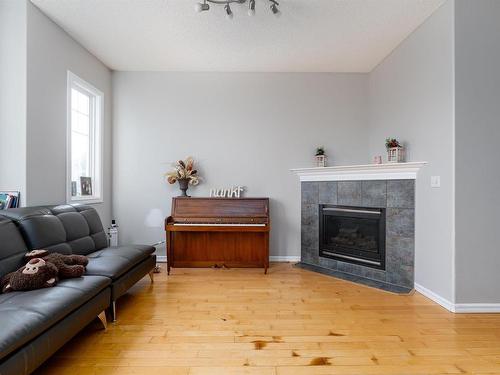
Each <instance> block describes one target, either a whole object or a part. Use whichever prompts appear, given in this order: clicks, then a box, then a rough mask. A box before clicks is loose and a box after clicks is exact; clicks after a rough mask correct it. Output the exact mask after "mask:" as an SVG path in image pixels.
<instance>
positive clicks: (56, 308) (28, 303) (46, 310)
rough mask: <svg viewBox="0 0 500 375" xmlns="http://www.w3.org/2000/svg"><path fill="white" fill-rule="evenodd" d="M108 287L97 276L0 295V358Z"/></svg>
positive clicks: (105, 282)
mask: <svg viewBox="0 0 500 375" xmlns="http://www.w3.org/2000/svg"><path fill="white" fill-rule="evenodd" d="M109 284H110V280H109V279H108V278H106V277H100V276H84V277H79V278H76V279H68V280H64V281H61V282H60V283H59V284H57V285H56V286H55V287H53V288H45V289H38V290H32V291H29V292H13V293H7V294H0V317H1V324H2V329H1V330H0V359H2V358H4V357H6V356H7V355H9V354H10V353H12V352H13V351H14V350H16V349H17V348H20V347H21V346H23V345H24V344H26V343H27V342H28V341H30V340H32V339H33V338H35V337H36V336H38V335H40V334H41V333H42V332H44V331H45V330H47V329H48V328H50V327H51V326H53V325H54V324H56V323H57V322H59V321H60V320H61V319H63V318H64V317H65V316H66V315H68V314H69V313H71V312H72V311H73V310H76V309H77V308H78V307H80V306H81V305H83V304H84V303H85V302H87V301H89V300H90V299H91V298H93V297H94V296H96V295H97V294H98V293H99V292H100V291H102V290H103V289H104V288H106V287H107V286H108V285H109Z"/></svg>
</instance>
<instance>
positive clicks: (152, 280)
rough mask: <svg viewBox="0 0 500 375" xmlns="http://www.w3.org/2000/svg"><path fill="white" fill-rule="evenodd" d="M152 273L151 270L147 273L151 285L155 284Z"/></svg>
mask: <svg viewBox="0 0 500 375" xmlns="http://www.w3.org/2000/svg"><path fill="white" fill-rule="evenodd" d="M154 273H155V271H154V270H151V271H149V274H148V275H149V278H150V279H151V284H153V283H154V282H155V279H154V277H153V275H154Z"/></svg>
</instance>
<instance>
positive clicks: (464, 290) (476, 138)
mask: <svg viewBox="0 0 500 375" xmlns="http://www.w3.org/2000/svg"><path fill="white" fill-rule="evenodd" d="M455 30H456V36H455V38H456V42H455V55H456V65H455V72H456V125H455V126H456V177H455V178H456V208H455V210H456V301H457V303H472V302H483V303H484V302H490V303H500V272H499V266H500V251H499V241H498V232H499V228H500V219H499V216H498V212H499V210H500V195H499V192H500V175H499V172H498V169H499V168H498V162H499V161H500V148H499V144H498V143H499V140H500V73H499V67H500V2H499V1H497V0H480V1H465V0H458V1H456V18H455Z"/></svg>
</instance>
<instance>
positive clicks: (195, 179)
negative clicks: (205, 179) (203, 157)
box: [166, 156, 200, 185]
mask: <svg viewBox="0 0 500 375" xmlns="http://www.w3.org/2000/svg"><path fill="white" fill-rule="evenodd" d="M166 176H167V181H168V183H169V184H175V183H176V182H177V181H180V180H187V181H188V182H189V184H190V185H198V184H199V183H200V177H199V176H198V171H197V170H196V169H194V159H193V158H192V157H191V156H189V157H188V158H186V160H179V161H178V162H177V163H174V170H173V171H171V172H169V173H167V174H166Z"/></svg>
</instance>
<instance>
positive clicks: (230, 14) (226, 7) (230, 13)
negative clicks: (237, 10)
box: [224, 3, 233, 20]
mask: <svg viewBox="0 0 500 375" xmlns="http://www.w3.org/2000/svg"><path fill="white" fill-rule="evenodd" d="M224 10H225V11H226V18H227V19H230V20H231V19H233V11H232V10H231V7H230V6H229V3H227V4H226V5H224Z"/></svg>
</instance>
